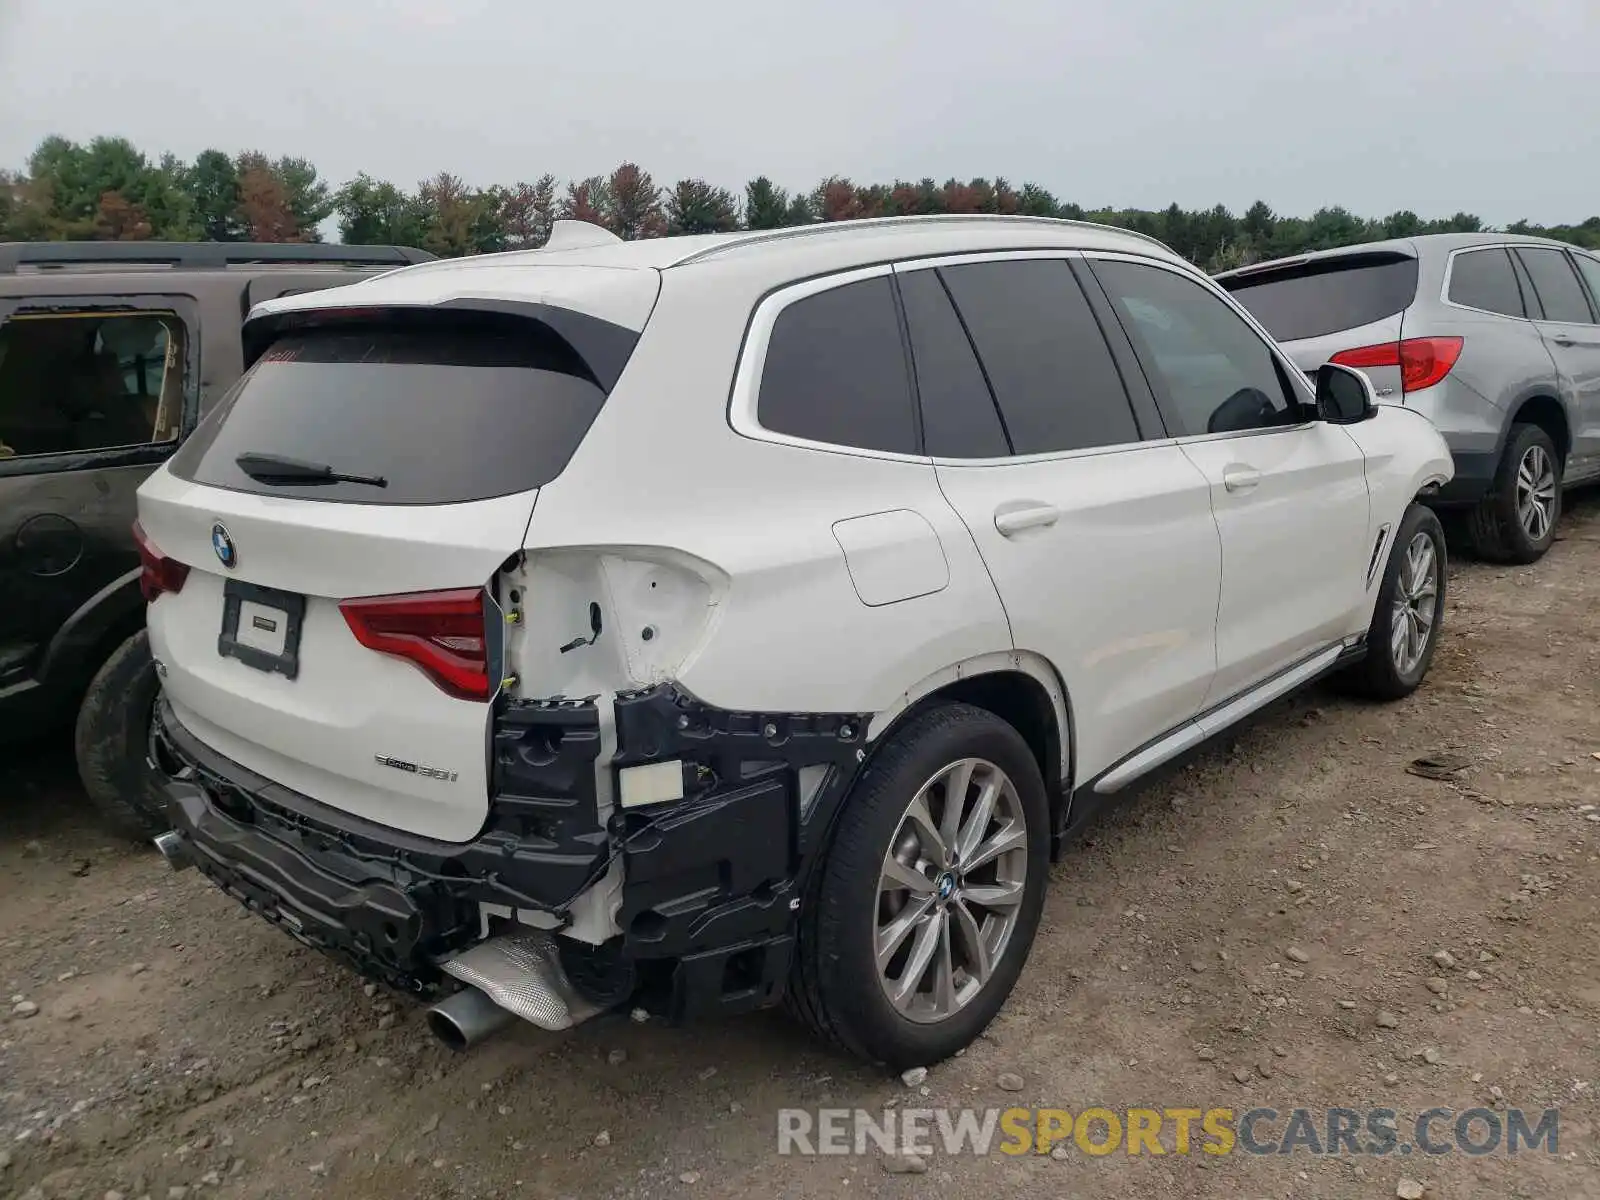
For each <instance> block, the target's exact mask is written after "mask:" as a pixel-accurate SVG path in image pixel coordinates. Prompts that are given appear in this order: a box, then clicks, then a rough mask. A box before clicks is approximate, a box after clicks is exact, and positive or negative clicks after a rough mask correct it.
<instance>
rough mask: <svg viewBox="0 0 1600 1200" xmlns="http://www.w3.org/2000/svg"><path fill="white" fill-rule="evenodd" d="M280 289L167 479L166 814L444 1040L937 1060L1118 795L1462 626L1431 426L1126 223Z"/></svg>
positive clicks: (751, 243) (151, 545)
mask: <svg viewBox="0 0 1600 1200" xmlns="http://www.w3.org/2000/svg"><path fill="white" fill-rule="evenodd" d="M245 337H246V346H247V354H248V357H249V358H250V359H251V360H252V361H253V365H252V366H251V367H250V369H249V370H248V371H247V372H246V374H245V375H244V376H243V378H242V379H241V381H240V382H239V384H238V385H237V386H236V388H235V389H234V390H233V391H232V393H231V394H230V395H229V396H228V397H227V398H225V399H224V400H223V401H222V402H221V403H220V404H219V405H218V408H217V411H216V412H215V413H213V414H212V415H211V416H210V417H209V418H208V419H207V420H206V421H205V422H204V423H203V424H202V425H201V427H200V428H199V429H198V430H197V431H196V433H195V434H194V436H193V437H192V438H191V439H190V440H189V442H188V443H187V444H186V445H185V446H184V447H183V448H182V449H181V450H180V451H179V452H178V453H177V454H176V455H175V456H174V457H173V458H172V459H171V460H170V462H169V463H168V464H167V465H166V466H165V467H164V468H163V469H161V470H160V471H158V472H157V473H156V474H155V475H153V476H152V477H151V478H150V479H149V481H148V482H146V483H145V485H144V486H143V487H142V489H141V490H140V493H139V529H138V535H139V539H140V543H141V546H142V552H143V556H144V585H145V588H146V591H147V594H148V595H150V596H151V597H153V599H152V602H151V604H150V609H149V629H150V644H151V648H152V650H153V652H154V655H155V658H156V660H157V663H158V666H159V671H160V675H161V681H162V695H161V699H160V700H159V702H158V708H157V720H156V722H155V730H156V732H155V735H154V738H153V742H152V756H153V758H154V760H155V761H156V763H157V764H158V765H159V766H160V767H161V768H162V770H163V771H164V772H165V773H166V775H167V776H168V777H169V782H168V784H167V793H168V797H169V812H170V819H171V823H172V825H173V830H172V832H171V833H169V834H165V835H163V837H162V838H161V839H159V841H160V844H161V846H162V849H163V852H164V853H166V854H167V856H168V858H169V860H170V861H172V862H173V864H174V865H175V866H184V865H191V864H192V865H197V866H199V867H200V869H201V870H202V871H204V873H205V874H206V875H207V876H209V877H210V878H211V879H212V880H214V881H215V882H216V883H217V884H219V885H220V886H221V887H223V888H224V889H225V890H227V891H228V892H230V893H232V894H233V895H235V896H236V897H238V898H239V899H241V900H243V901H244V902H245V903H246V904H248V905H249V906H250V907H251V908H252V909H254V910H255V911H257V912H259V913H261V914H262V915H263V916H266V917H268V918H270V919H271V920H273V921H275V922H276V923H278V924H279V925H281V926H282V927H284V928H285V929H287V930H288V931H289V932H291V933H292V934H294V935H295V936H296V937H298V938H300V939H302V940H303V941H305V942H307V943H310V944H312V945H314V946H317V947H320V948H323V949H325V950H327V951H329V952H332V953H335V954H337V955H339V956H340V957H341V958H343V959H345V960H347V961H348V962H350V963H352V964H353V965H354V966H356V967H357V968H358V969H359V970H361V971H362V972H363V973H365V974H367V975H369V976H371V977H374V978H376V979H379V980H382V981H384V982H386V983H387V984H389V985H392V986H394V987H396V988H399V989H402V990H404V991H406V992H409V993H412V994H414V995H417V996H420V997H423V998H425V999H428V1000H429V1001H432V1002H435V1003H434V1007H433V1008H432V1009H431V1010H430V1021H431V1023H432V1025H433V1028H434V1029H435V1031H436V1032H438V1033H439V1035H440V1036H441V1037H443V1038H444V1039H445V1040H446V1041H448V1042H450V1044H452V1045H455V1046H457V1047H462V1046H465V1045H468V1044H471V1043H473V1042H475V1041H476V1040H477V1039H478V1038H480V1037H482V1036H484V1035H485V1034H487V1033H488V1032H490V1031H492V1030H493V1029H495V1028H497V1027H499V1026H501V1025H503V1024H505V1023H507V1022H508V1021H510V1020H512V1019H514V1017H515V1016H520V1017H523V1018H525V1019H527V1020H530V1021H533V1022H534V1023H536V1024H539V1025H541V1026H544V1027H546V1028H551V1029H559V1028H565V1027H567V1026H570V1025H572V1024H574V1023H575V1022H578V1021H581V1020H583V1019H584V1018H585V1017H587V1016H590V1015H592V1014H594V1013H595V1012H598V1011H601V1010H604V1009H606V1008H608V1007H611V1006H615V1005H618V1004H623V1003H632V1004H636V1005H642V1006H643V1007H645V1008H646V1009H647V1011H650V1012H653V1013H658V1014H660V1015H663V1016H667V1017H669V1018H673V1019H683V1018H687V1017H691V1016H696V1015H701V1014H708V1013H714V1012H733V1011H739V1010H743V1009H748V1008H754V1007H759V1006H763V1005H768V1004H772V1003H774V1002H777V1001H779V1000H780V999H783V1000H786V1001H787V1003H788V1004H789V1006H790V1007H791V1009H792V1010H793V1011H794V1012H795V1013H796V1014H797V1015H798V1016H800V1017H801V1018H802V1019H803V1020H804V1021H806V1022H807V1023H809V1024H810V1025H811V1026H812V1027H814V1028H815V1029H816V1030H817V1031H818V1032H819V1033H820V1034H822V1035H824V1036H826V1037H828V1038H831V1039H832V1040H834V1041H835V1042H836V1043H838V1044H839V1045H841V1046H843V1047H844V1048H846V1049H848V1050H849V1051H851V1052H854V1053H856V1054H858V1055H861V1056H864V1057H866V1058H869V1059H873V1060H876V1061H880V1062H884V1063H887V1064H890V1065H892V1066H894V1067H896V1068H903V1067H907V1066H912V1065H916V1064H923V1063H928V1062H933V1061H935V1060H938V1059H940V1058H943V1057H945V1056H947V1055H949V1054H951V1053H952V1052H954V1051H955V1050H957V1049H959V1048H960V1047H962V1046H964V1045H965V1044H967V1043H968V1042H970V1041H971V1040H972V1039H973V1038H974V1037H976V1036H977V1034H978V1033H979V1031H980V1030H982V1029H983V1028H984V1026H985V1025H986V1024H987V1023H988V1022H989V1021H990V1020H991V1019H992V1018H993V1016H994V1015H995V1013H996V1011H997V1010H998V1009H999V1008H1000V1006H1001V1004H1002V1003H1003V1002H1004V1000H1005V998H1006V996H1007V994H1008V993H1009V992H1010V991H1011V988H1012V986H1013V985H1014V984H1015V982H1016V979H1017V977H1018V974H1019V972H1020V971H1021V969H1022V966H1023V962H1024V960H1025V958H1026V956H1027V953H1028V949H1029V946H1030V944H1031V943H1032V942H1033V940H1034V937H1035V934H1036V931H1037V928H1038V924H1039V919H1040V913H1041V909H1042V906H1043V902H1044V888H1045V880H1046V873H1047V868H1048V864H1049V862H1050V861H1051V858H1052V856H1053V855H1054V854H1055V853H1058V852H1059V850H1060V847H1061V845H1062V842H1063V840H1064V838H1065V837H1066V836H1067V835H1068V834H1070V833H1072V832H1074V831H1075V830H1076V829H1078V828H1079V827H1081V826H1082V825H1083V824H1084V823H1085V822H1086V821H1087V820H1088V819H1089V818H1090V817H1091V815H1092V814H1093V813H1094V811H1095V809H1096V808H1097V807H1098V806H1099V805H1100V804H1101V803H1102V802H1103V801H1105V800H1106V799H1107V798H1108V797H1110V796H1111V795H1113V794H1114V793H1116V792H1117V791H1119V790H1120V789H1122V788H1124V787H1125V786H1127V785H1128V784H1130V783H1132V782H1133V781H1134V780H1135V779H1137V778H1138V777H1140V776H1141V775H1143V774H1145V773H1146V772H1149V771H1151V770H1152V769H1153V768H1156V767H1157V766H1159V765H1160V764H1162V763H1164V762H1166V761H1168V760H1170V759H1173V758H1175V757H1176V756H1178V755H1180V754H1181V753H1183V752H1184V751H1186V750H1188V749H1189V748H1191V747H1193V746H1194V745H1196V744H1197V743H1199V742H1200V741H1202V740H1203V739H1204V738H1206V737H1207V736H1209V735H1211V734H1213V733H1215V732H1217V731H1218V730H1220V729H1222V728H1224V727H1226V726H1228V725H1229V724H1231V723H1233V722H1235V721H1237V720H1239V719H1240V718H1242V717H1244V716H1245V715H1247V714H1249V713H1250V712H1252V711H1253V710H1256V709H1258V708H1260V707H1262V706H1263V705H1265V704H1267V703H1269V702H1270V701H1272V700H1274V699H1275V698H1277V697H1280V696H1282V695H1284V694H1285V693H1287V692H1289V691H1290V690H1292V689H1294V688H1296V687H1298V686H1300V685H1303V684H1305V683H1307V682H1309V681H1311V680H1312V679H1315V678H1317V677H1319V676H1322V675H1325V674H1331V673H1339V674H1341V675H1342V677H1343V678H1345V679H1346V680H1347V681H1349V682H1350V683H1352V684H1353V685H1354V686H1356V687H1357V688H1358V689H1359V690H1362V691H1364V692H1366V693H1368V694H1370V695H1373V696H1376V697H1380V698H1395V697H1399V696H1403V695H1405V694H1407V693H1408V692H1410V691H1411V690H1412V689H1413V688H1415V687H1416V686H1417V684H1418V683H1419V682H1420V681H1421V678H1422V676H1423V674H1424V673H1425V672H1426V670H1427V668H1428V664H1429V660H1430V658H1431V656H1432V653H1433V648H1434V645H1435V642H1436V639H1437V637H1438V634H1439V628H1440V621H1441V618H1442V616H1443V601H1444V587H1445V572H1444V564H1445V547H1444V540H1443V536H1442V534H1441V532H1440V528H1439V524H1438V522H1437V520H1436V519H1435V518H1434V516H1433V515H1432V514H1431V512H1430V511H1429V510H1428V509H1427V508H1426V507H1424V506H1423V505H1421V504H1419V503H1418V498H1419V496H1423V495H1424V494H1426V493H1428V492H1429V491H1430V490H1432V489H1434V488H1436V487H1438V486H1439V485H1440V484H1442V483H1444V482H1446V481H1447V480H1448V479H1449V477H1450V474H1451V460H1450V454H1449V451H1448V449H1447V448H1446V446H1445V444H1444V442H1443V440H1442V439H1441V438H1440V436H1439V434H1438V433H1437V432H1436V431H1435V430H1434V428H1433V426H1432V425H1431V424H1429V422H1428V421H1427V420H1426V419H1425V418H1423V417H1420V416H1418V415H1417V414H1415V413H1412V412H1409V411H1407V410H1406V409H1404V408H1401V407H1390V406H1379V405H1377V404H1376V403H1375V402H1374V399H1373V394H1372V390H1371V387H1370V384H1368V383H1367V381H1366V379H1365V377H1364V376H1362V375H1360V374H1359V373H1358V372H1354V371H1352V370H1350V369H1349V368H1344V367H1338V366H1329V367H1324V368H1322V370H1321V372H1320V373H1319V375H1318V377H1317V381H1316V384H1315V385H1314V386H1313V385H1312V384H1311V383H1310V382H1308V380H1307V378H1306V376H1304V375H1302V374H1301V373H1300V372H1299V371H1298V370H1297V369H1296V368H1295V367H1294V365H1293V364H1292V363H1291V362H1290V361H1289V360H1288V359H1287V358H1286V357H1285V356H1284V355H1283V354H1282V353H1281V352H1280V351H1279V350H1278V348H1277V347H1276V346H1275V345H1274V344H1273V343H1272V341H1271V340H1270V338H1268V337H1267V336H1266V335H1265V334H1264V333H1263V332H1262V331H1261V329H1260V327H1259V326H1257V325H1256V323H1255V322H1254V321H1253V320H1252V319H1251V318H1250V317H1249V316H1248V315H1247V314H1246V313H1245V312H1244V311H1243V310H1242V309H1241V308H1240V307H1239V306H1238V305H1237V304H1235V303H1234V302H1233V301H1232V300H1231V299H1230V298H1229V297H1228V296H1227V294H1226V293H1225V292H1223V291H1222V290H1221V289H1219V288H1218V287H1216V286H1215V285H1213V284H1212V283H1211V282H1210V281H1209V280H1208V279H1206V278H1205V277H1204V276H1203V275H1201V274H1199V273H1198V272H1196V271H1195V270H1194V269H1193V268H1192V267H1190V266H1189V265H1188V264H1186V263H1185V262H1183V261H1182V260H1181V259H1180V258H1179V257H1178V256H1177V255H1175V254H1173V253H1171V252H1170V251H1169V250H1167V249H1166V248H1165V247H1163V246H1162V245H1160V244H1159V243H1157V242H1154V241H1151V240H1147V239H1144V238H1142V237H1139V236H1136V235H1133V234H1129V233H1126V232H1121V231H1117V230H1113V229H1107V228H1102V227H1098V226H1093V225H1086V224H1081V223H1072V222H1063V221H1051V220H1036V219H1023V218H999V217H987V218H985V217H949V218H912V219H891V220H884V221H861V222H855V223H850V224H840V225H828V226H814V227H810V228H802V229H789V230H783V231H780V232H773V233H749V234H726V235H713V236H706V237H683V238H669V239H663V240H658V241H642V242H633V243H621V242H618V241H617V240H616V239H615V238H613V237H611V236H610V235H609V234H607V233H605V232H604V231H601V230H598V229H595V228H593V227H589V226H585V225H580V224H574V223H562V224H561V225H560V226H559V227H558V229H557V231H556V234H555V236H554V238H553V239H552V242H551V244H550V245H549V246H548V247H547V248H545V249H543V250H539V251H532V252H520V253H512V254H501V255H491V256H486V257H481V258H472V259H466V260H460V261H454V262H440V263H433V264H426V265H421V266H415V267H410V268H405V269H402V270H399V271H395V272H393V273H390V274H387V275H383V276H379V277H376V278H373V279H371V280H369V281H366V282H362V283H358V284H356V285H354V286H350V287H342V288H338V289H334V290H332V291H326V292H319V293H316V294H314V295H305V296H296V297H290V298H286V299H283V300H277V301H272V302H269V303H267V304H264V305H261V306H259V307H258V308H256V309H255V310H254V312H253V313H252V315H251V317H250V319H249V321H248V324H247V326H246V332H245ZM461 984H465V985H467V986H465V987H462V986H460V985H461Z"/></svg>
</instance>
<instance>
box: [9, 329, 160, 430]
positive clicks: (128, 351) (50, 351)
mask: <svg viewBox="0 0 1600 1200" xmlns="http://www.w3.org/2000/svg"><path fill="white" fill-rule="evenodd" d="M185 334H186V331H185V326H184V323H183V321H182V320H181V319H180V318H179V317H178V316H177V315H176V314H175V313H170V312H155V311H148V312H126V311H124V312H97V311H93V310H85V311H81V312H68V311H56V312H51V313H47V314H46V313H40V314H29V315H25V316H20V317H14V318H12V319H11V320H10V321H7V322H5V323H4V324H3V325H0V458H12V457H25V456H31V455H47V454H72V453H81V452H83V451H88V450H108V449H112V448H114V447H129V448H131V447H135V446H148V445H151V444H154V443H163V442H172V441H175V440H176V439H177V437H178V434H179V431H180V426H181V424H182V420H183V397H184V366H185V359H186V355H185V344H184V343H185Z"/></svg>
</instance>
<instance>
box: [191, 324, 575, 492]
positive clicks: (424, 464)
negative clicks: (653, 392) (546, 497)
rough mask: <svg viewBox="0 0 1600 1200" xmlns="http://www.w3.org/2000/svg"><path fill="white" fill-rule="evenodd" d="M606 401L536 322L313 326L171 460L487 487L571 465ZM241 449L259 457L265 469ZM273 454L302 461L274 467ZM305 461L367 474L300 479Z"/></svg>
mask: <svg viewBox="0 0 1600 1200" xmlns="http://www.w3.org/2000/svg"><path fill="white" fill-rule="evenodd" d="M604 403H605V391H604V389H602V388H601V386H600V384H599V383H598V382H597V381H596V380H595V378H594V376H593V375H592V374H591V373H590V371H589V370H588V369H587V368H586V366H585V365H584V363H583V361H582V360H581V359H580V358H579V357H578V355H577V354H576V353H575V352H574V351H573V349H572V348H571V347H570V346H569V345H568V343H567V342H565V341H564V340H562V339H561V338H560V337H558V336H556V335H555V334H554V333H552V332H551V331H550V330H549V329H548V328H547V327H546V326H544V325H541V324H538V323H536V322H533V321H528V320H522V319H508V320H505V321H499V320H495V319H488V320H485V319H481V318H480V319H478V320H475V321H474V322H472V323H470V324H466V323H454V322H453V323H450V324H445V325H439V324H436V323H431V324H413V323H406V324H390V325H377V326H367V325H359V326H346V327H335V328H328V329H319V330H306V331H302V332H297V333H292V334H288V335H286V336H284V337H281V338H280V339H279V340H278V341H276V342H274V343H273V344H272V345H271V346H269V347H268V348H267V349H266V351H265V352H264V353H263V354H262V356H261V358H260V359H259V360H258V361H257V362H256V364H255V365H254V366H253V367H251V368H250V370H249V371H247V372H245V374H244V376H243V377H242V378H241V379H240V380H239V382H238V383H237V384H235V385H234V387H233V389H232V390H231V391H230V392H229V393H228V394H227V396H225V397H224V398H223V400H222V401H221V403H220V404H219V405H218V406H217V409H216V411H214V412H213V413H211V414H210V415H209V416H208V417H207V418H206V420H205V421H204V422H202V423H201V425H200V427H199V428H198V429H197V430H196V431H195V433H194V436H193V437H191V438H190V439H189V441H188V442H187V443H186V444H185V445H184V447H183V448H182V449H181V450H180V451H179V452H178V453H177V455H175V456H174V457H173V459H172V473H173V474H174V475H176V476H178V477H179V478H180V479H188V480H192V481H193V482H195V483H202V484H207V485H210V486H212V487H220V488H227V489H229V490H230V491H237V492H256V493H259V494H261V495H270V496H296V497H302V498H305V499H309V500H336V501H341V502H346V503H349V502H354V503H362V504H451V503H457V502H461V501H467V500H483V499H487V498H489V497H491V496H504V495H507V494H509V493H512V492H520V491H526V490H528V489H530V488H536V487H542V486H544V485H545V484H547V483H549V482H550V481H551V480H552V479H554V478H555V477H556V476H557V475H559V474H560V473H561V471H562V469H563V468H564V467H565V466H566V465H567V460H568V459H570V458H571V457H572V453H573V451H574V450H576V449H577V448H578V444H579V442H581V441H582V440H583V436H584V434H585V433H587V432H588V429H589V425H590V424H591V423H592V422H593V421H594V418H595V415H596V414H597V413H598V412H599V411H600V407H601V405H602V404H604ZM241 457H244V458H245V459H246V462H252V460H254V461H253V465H252V473H246V471H245V470H244V469H243V468H242V466H241V465H240V462H239V459H240V458H241ZM263 460H268V461H270V462H276V463H280V464H281V463H282V462H283V461H284V460H290V461H289V465H288V467H287V468H284V469H281V470H280V471H279V473H278V474H276V475H273V476H272V477H271V478H268V479H263V476H266V475H270V474H271V472H270V471H268V470H263V468H262V466H261V465H260V464H261V462H262V461H263ZM297 464H298V466H297ZM305 464H310V465H311V466H313V467H327V468H330V469H331V470H332V471H333V472H336V473H339V474H342V475H358V476H362V477H364V479H365V481H364V482H322V483H308V482H305V481H303V480H297V479H294V478H293V476H294V474H295V473H296V471H297V470H298V471H299V472H300V473H303V472H304V465H305ZM379 479H381V480H382V481H383V482H382V484H381V485H380V484H378V483H376V482H375V481H376V480H379Z"/></svg>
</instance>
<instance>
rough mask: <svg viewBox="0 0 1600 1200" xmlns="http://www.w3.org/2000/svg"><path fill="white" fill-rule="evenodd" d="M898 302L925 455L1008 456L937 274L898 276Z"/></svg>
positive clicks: (972, 357)
mask: <svg viewBox="0 0 1600 1200" xmlns="http://www.w3.org/2000/svg"><path fill="white" fill-rule="evenodd" d="M900 300H901V303H902V304H904V305H905V310H906V324H907V326H908V327H909V328H910V331H911V357H912V360H913V362H914V364H915V366H916V372H917V397H918V399H919V400H920V401H921V403H922V441H923V446H924V448H925V449H926V451H927V452H928V453H929V454H932V455H934V456H936V457H939V458H1004V457H1005V456H1007V455H1008V454H1010V453H1011V445H1010V443H1009V442H1008V441H1007V440H1006V431H1005V428H1004V426H1002V425H1001V424H1000V414H999V412H998V411H997V410H996V408H995V403H994V396H993V395H991V394H990V392H989V384H988V383H987V381H985V379H984V377H983V368H981V367H980V366H979V365H978V359H977V356H976V355H975V354H974V353H973V350H972V342H971V341H970V340H968V338H967V331H966V330H965V329H963V328H962V326H961V318H960V317H958V316H957V315H956V310H955V308H954V306H952V305H951V303H950V297H949V296H948V295H947V294H946V293H945V290H944V284H942V283H940V282H939V275H938V273H937V272H936V271H934V270H932V269H928V270H923V271H909V272H907V273H905V274H903V275H901V276H900Z"/></svg>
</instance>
